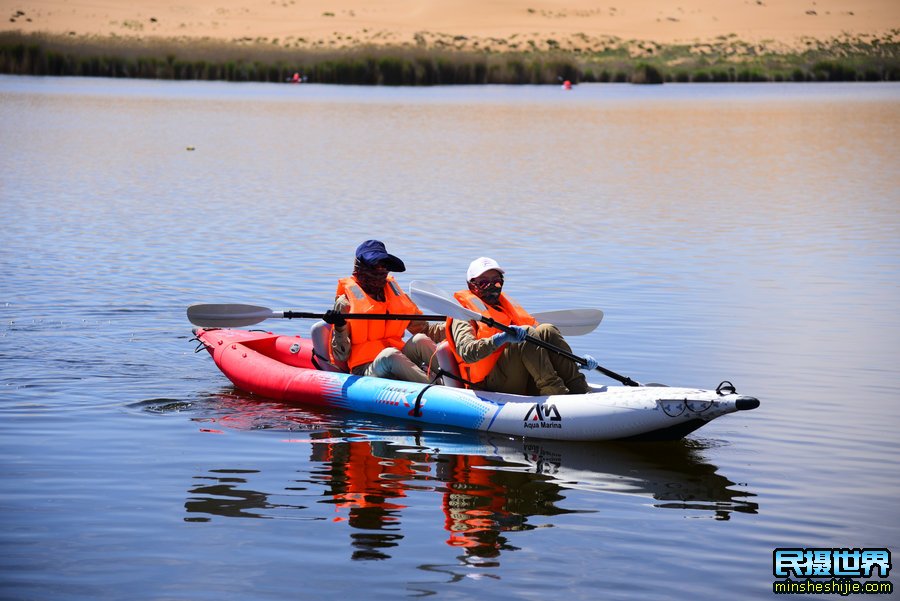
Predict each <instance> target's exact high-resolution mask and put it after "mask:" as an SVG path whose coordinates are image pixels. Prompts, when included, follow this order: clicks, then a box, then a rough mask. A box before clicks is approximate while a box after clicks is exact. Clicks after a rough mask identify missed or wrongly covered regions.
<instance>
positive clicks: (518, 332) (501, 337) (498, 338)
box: [491, 326, 528, 347]
mask: <svg viewBox="0 0 900 601" xmlns="http://www.w3.org/2000/svg"><path fill="white" fill-rule="evenodd" d="M509 327H510V329H511V330H512V331H511V332H509V333H507V332H498V333H496V334H494V335H493V336H492V337H491V340H493V341H494V346H495V347H499V346H503V345H504V344H507V343H509V342H522V341H523V340H525V336H527V335H528V328H523V327H522V326H509Z"/></svg>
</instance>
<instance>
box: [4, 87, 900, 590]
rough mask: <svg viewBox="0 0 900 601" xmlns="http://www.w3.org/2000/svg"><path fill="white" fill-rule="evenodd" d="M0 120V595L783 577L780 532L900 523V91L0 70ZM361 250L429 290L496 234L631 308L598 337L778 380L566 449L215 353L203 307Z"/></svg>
mask: <svg viewBox="0 0 900 601" xmlns="http://www.w3.org/2000/svg"><path fill="white" fill-rule="evenodd" d="M0 119H2V121H0V122H2V128H0V144H2V149H3V152H2V153H0V208H2V212H0V215H2V224H3V243H2V245H0V268H2V287H0V292H2V294H0V317H2V327H0V359H2V378H0V383H2V386H0V457H2V461H0V509H2V516H3V517H2V520H3V523H2V528H0V545H2V550H3V552H2V555H0V587H2V591H3V592H2V594H0V596H2V597H3V598H9V599H42V600H43V599H64V600H69V599H92V600H96V599H122V598H129V599H154V600H168V599H189V600H205V599H210V600H212V599H216V600H218V599H223V598H226V599H284V598H299V599H312V598H322V597H323V596H327V597H328V598H360V597H361V596H365V597H366V598H371V599H388V598H397V597H428V596H435V597H436V598H440V599H470V598H479V599H510V598H514V599H546V598H547V597H548V596H552V595H560V594H565V595H567V597H568V598H572V599H585V600H594V599H625V598H629V599H630V598H636V597H640V598H651V599H669V598H671V599H676V598H688V597H690V598H693V599H709V600H714V599H715V600H717V599H721V598H723V597H724V596H725V595H728V596H731V597H734V598H767V597H769V596H770V595H771V594H772V587H773V582H774V581H775V580H776V578H775V576H774V575H773V552H774V550H775V549H777V548H810V549H811V548H851V549H857V548H858V549H878V548H887V549H889V550H893V551H896V550H897V549H898V545H900V510H898V503H897V497H898V493H900V478H898V476H900V435H898V430H900V402H898V399H897V392H898V387H900V371H898V369H897V357H898V354H900V317H898V308H900V170H898V157H900V85H898V84H862V83H858V84H784V85H782V84H722V85H718V84H708V85H707V84H688V85H677V84H667V85H664V86H650V87H641V86H631V85H624V84H623V85H615V84H611V85H603V84H596V85H580V86H576V87H575V89H574V90H572V91H570V92H564V91H562V90H561V89H559V88H557V87H531V86H524V87H499V86H497V87H495V86H487V87H468V86H461V87H449V88H421V89H419V88H416V89H409V88H361V87H349V86H348V87H337V86H320V85H300V86H291V85H275V84H228V83H216V82H163V81H118V80H101V79H97V80H92V79H80V78H28V77H11V76H2V77H0ZM368 238H378V239H381V240H383V241H384V242H385V243H386V245H387V248H388V251H389V252H391V253H393V254H396V255H398V256H399V257H401V258H402V259H403V260H404V261H405V263H406V266H407V271H406V272H405V273H401V274H397V277H398V280H399V281H400V283H401V284H402V285H403V286H407V285H408V284H409V282H410V281H412V280H414V279H420V280H426V281H430V282H433V283H435V284H437V285H438V286H440V287H442V288H444V289H448V290H455V289H459V288H462V287H463V286H464V280H465V270H466V267H467V266H468V264H469V262H470V261H471V260H472V259H474V258H476V257H478V256H483V255H486V256H490V257H493V258H495V259H496V260H498V261H499V262H500V264H501V265H503V266H504V268H505V269H506V286H505V290H506V292H508V293H509V294H510V295H511V296H512V297H514V298H515V299H516V300H518V301H519V302H520V303H521V304H523V305H524V306H525V307H526V308H528V309H529V310H531V311H545V310H552V309H560V308H568V307H596V308H600V309H602V310H603V311H604V312H605V317H604V320H603V323H602V324H601V325H600V327H599V328H598V329H597V330H596V331H595V332H593V333H591V334H588V335H585V336H580V337H577V338H571V339H570V342H571V344H572V346H573V349H574V350H575V352H577V353H590V354H592V355H593V356H595V357H597V358H598V360H599V361H600V363H601V365H603V366H605V367H608V368H609V369H612V370H614V371H617V372H619V373H622V374H625V375H628V376H630V377H632V378H635V379H636V380H639V381H644V382H662V383H666V384H670V385H678V386H698V387H702V388H714V387H715V386H716V385H717V384H718V383H719V382H720V381H722V380H730V381H731V382H733V383H734V385H735V386H736V388H737V390H738V392H740V393H742V394H748V395H753V396H756V397H758V398H759V399H760V400H761V402H762V404H761V406H760V408H759V409H757V410H755V411H752V412H741V413H738V414H734V415H729V416H726V417H723V418H721V419H719V420H716V421H714V422H712V423H710V424H709V425H707V426H705V427H704V428H702V429H700V430H698V431H697V432H695V433H693V434H691V435H690V436H688V437H687V438H686V439H684V440H681V441H677V442H672V443H604V444H599V443H594V444H575V443H547V442H541V441H539V440H521V439H513V438H509V437H502V436H491V435H476V434H474V433H467V432H464V431H452V430H450V429H447V428H439V427H433V426H428V425H424V424H417V423H413V422H390V421H387V420H383V419H380V418H377V417H374V416H365V415H359V414H345V413H341V412H337V411H335V412H326V411H321V410H309V409H304V408H301V407H290V406H285V405H280V404H278V403H271V402H265V401H264V400H261V399H257V398H254V397H251V396H249V395H245V394H243V393H240V392H239V391H236V390H235V389H234V388H233V387H231V386H230V385H229V382H228V381H227V380H226V379H225V377H224V376H222V374H221V373H220V372H219V371H218V370H217V368H216V367H215V366H214V364H213V363H212V361H211V360H210V358H209V357H208V356H207V354H206V353H196V354H195V352H194V350H195V347H196V342H192V341H191V338H192V334H191V329H190V328H191V326H190V324H189V323H188V321H187V319H186V317H185V309H186V307H187V306H188V305H189V304H191V303H195V302H211V303H221V302H245V303H253V304H258V305H264V306H269V307H272V308H276V309H295V310H305V311H323V310H324V309H326V308H328V307H330V305H331V302H332V300H333V295H334V289H335V284H336V281H337V279H338V278H340V277H344V276H346V275H348V274H349V273H350V271H351V269H352V264H353V251H354V249H355V248H356V246H357V245H358V244H359V243H360V242H361V241H363V240H365V239H368ZM309 326H310V323H309V322H308V321H300V320H298V321H284V320H270V321H267V322H265V324H264V326H260V327H266V328H269V329H271V330H273V331H276V332H281V333H300V334H306V333H308V331H309ZM595 380H596V381H598V382H604V380H603V378H602V376H600V375H599V374H597V376H596V378H595ZM604 383H608V384H612V383H613V382H610V381H605V382H604Z"/></svg>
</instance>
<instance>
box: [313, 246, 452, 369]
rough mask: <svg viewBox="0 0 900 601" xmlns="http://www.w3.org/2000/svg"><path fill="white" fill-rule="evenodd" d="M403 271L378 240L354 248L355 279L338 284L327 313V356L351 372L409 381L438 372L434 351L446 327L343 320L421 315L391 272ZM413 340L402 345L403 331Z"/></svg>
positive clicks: (401, 321) (398, 322)
mask: <svg viewBox="0 0 900 601" xmlns="http://www.w3.org/2000/svg"><path fill="white" fill-rule="evenodd" d="M392 271H394V272H403V271H406V266H405V265H404V264H403V261H401V260H400V259H399V258H398V257H396V256H394V255H392V254H390V253H388V252H387V249H386V248H385V246H384V243H383V242H381V241H380V240H366V241H365V242H363V243H362V244H360V245H359V246H358V247H357V248H356V260H355V262H354V265H353V275H352V276H350V277H347V278H342V279H341V280H339V281H338V286H337V291H336V292H335V301H334V308H333V309H331V310H330V311H328V312H326V314H325V321H326V322H327V323H330V324H332V326H333V327H332V334H331V354H332V359H333V360H335V361H337V362H346V363H347V366H348V367H349V368H350V372H351V373H353V374H355V375H359V376H376V377H379V378H390V379H393V380H406V381H409V382H423V383H424V382H429V381H430V380H431V378H429V377H428V374H427V373H426V371H425V369H423V367H427V368H428V369H433V370H437V360H436V359H435V356H434V352H435V348H436V346H437V343H438V342H441V341H442V340H443V339H444V328H445V324H443V323H436V324H431V323H428V322H427V321H405V320H387V319H386V320H370V319H365V320H363V319H358V320H351V321H350V322H348V320H346V319H344V318H343V317H342V316H341V314H343V313H375V314H387V313H394V314H421V313H422V311H420V310H419V308H418V307H417V306H416V304H415V303H414V302H413V301H412V299H410V298H409V297H408V296H407V295H406V294H405V293H404V292H403V289H402V288H400V286H399V285H398V284H397V281H396V280H395V279H394V277H393V276H391V275H390V272H392ZM407 331H408V332H409V333H410V334H412V338H410V339H409V340H407V341H404V340H403V336H404V334H405V333H406V332H407Z"/></svg>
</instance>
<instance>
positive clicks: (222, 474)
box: [185, 396, 758, 566]
mask: <svg viewBox="0 0 900 601" xmlns="http://www.w3.org/2000/svg"><path fill="white" fill-rule="evenodd" d="M194 419H195V420H196V421H199V422H204V425H212V424H211V422H212V423H214V424H215V426H217V428H218V429H220V430H225V429H237V430H248V429H266V430H272V429H274V430H277V431H279V432H285V433H288V438H286V439H285V442H291V443H298V442H299V443H302V444H308V445H309V447H310V453H309V463H308V464H307V465H305V466H304V467H303V469H300V470H298V471H299V472H300V473H301V474H302V475H301V477H299V478H297V477H296V476H294V479H293V481H292V482H286V483H285V486H283V487H282V488H281V490H278V491H273V492H269V493H266V492H260V491H257V490H254V489H253V485H252V484H251V483H252V482H253V481H254V480H255V479H259V480H261V479H262V476H261V474H260V473H259V472H257V471H254V470H234V469H227V468H226V469H222V468H218V469H213V470H209V471H208V472H206V473H204V474H202V475H199V476H196V477H195V481H194V483H193V485H192V487H191V489H190V490H189V499H188V501H187V502H186V503H185V510H186V511H187V513H189V514H191V516H190V517H189V518H186V520H188V521H208V520H209V519H210V517H209V516H224V517H252V518H269V519H271V518H277V517H281V516H282V515H284V514H285V512H288V513H289V514H290V516H291V517H292V518H294V519H298V518H299V519H309V520H317V521H331V522H332V523H334V524H336V525H339V526H346V527H347V528H349V538H350V545H351V548H352V558H353V559H356V560H374V559H387V558H389V557H391V550H392V549H393V548H395V547H397V546H398V545H400V544H401V543H402V541H403V538H404V531H403V524H402V520H403V518H404V513H406V514H409V513H411V511H412V509H416V510H419V511H417V512H416V515H417V516H420V515H421V512H420V510H421V508H422V507H423V499H425V506H426V507H427V506H429V505H433V506H434V508H435V509H436V510H438V511H436V512H435V520H439V521H440V524H441V526H442V527H443V530H444V532H445V539H444V540H445V542H446V544H447V545H449V546H451V547H454V548H458V549H460V550H461V551H462V553H463V557H469V558H471V559H472V560H478V561H479V562H480V563H479V565H481V566H485V565H490V564H491V563H493V562H496V560H497V559H498V558H499V557H500V555H501V554H502V553H503V552H504V551H514V550H516V547H515V546H514V545H513V544H512V543H511V542H510V538H509V533H511V532H516V531H526V530H530V529H533V528H536V527H538V525H540V523H546V520H545V519H544V520H535V518H536V517H538V516H557V515H562V514H570V513H577V512H579V511H590V512H595V511H601V512H602V511H603V502H602V501H603V496H602V495H604V494H622V495H629V496H640V497H646V498H649V499H652V500H653V502H652V505H653V506H654V507H658V508H661V509H678V510H681V511H684V512H690V513H691V514H692V515H699V516H705V517H712V518H714V519H719V520H727V519H729V518H730V517H731V516H732V515H733V514H734V513H756V511H757V510H758V506H757V504H756V503H755V502H753V501H752V500H751V499H752V498H753V497H754V495H753V494H752V493H750V492H747V491H745V490H737V489H735V488H734V487H735V484H734V482H732V481H730V480H729V479H727V478H726V477H725V476H723V475H722V474H720V473H719V472H718V468H717V467H716V466H715V465H712V464H710V463H708V462H705V461H704V460H703V458H702V451H703V447H702V445H699V444H698V443H696V442H691V441H678V442H674V443H660V444H641V443H628V444H624V443H623V444H609V443H603V444H600V443H590V444H576V443H569V442H555V441H522V440H514V439H509V438H507V437H493V436H489V435H479V434H476V433H467V432H462V431H452V432H446V431H429V430H418V429H411V425H410V424H408V423H386V422H381V421H376V420H373V419H371V418H364V419H355V418H347V416H344V415H335V414H334V413H322V414H319V413H315V412H310V411H306V410H303V411H300V410H297V409H295V408H291V407H286V406H283V405H279V404H273V403H259V402H258V401H247V400H244V399H241V398H240V397H238V398H234V397H231V396H227V397H220V398H219V399H218V404H217V405H216V409H215V412H214V415H209V414H207V415H206V416H204V417H197V418H194ZM209 429H210V430H215V429H216V428H209ZM298 431H300V432H302V433H303V435H302V436H301V437H296V432H298ZM267 477H268V478H269V479H270V480H269V481H270V482H271V477H272V474H267ZM288 480H290V476H289V477H288ZM576 490H578V491H584V492H582V493H578V496H575V494H576V493H575V492H574V491H576ZM585 494H586V495H587V498H588V499H589V503H588V505H589V507H587V508H585V507H581V508H579V507H572V505H575V504H577V503H584V498H585V497H584V495H585ZM281 497H285V501H286V502H278V501H279V500H280V498H281ZM298 497H299V499H300V500H301V501H302V503H297V502H296V501H297V500H298ZM567 497H569V498H568V499H567ZM429 499H432V500H431V501H429ZM565 505H569V506H565ZM324 507H329V510H328V511H322V509H323V508H324ZM298 513H299V515H298ZM408 519H412V518H408ZM415 519H419V520H420V519H421V518H420V517H417V518H415ZM535 522H539V523H538V524H535ZM485 562H487V564H485Z"/></svg>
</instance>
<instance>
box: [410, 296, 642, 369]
mask: <svg viewBox="0 0 900 601" xmlns="http://www.w3.org/2000/svg"><path fill="white" fill-rule="evenodd" d="M409 295H410V296H411V297H412V299H413V302H415V303H416V304H417V305H420V306H422V307H425V308H426V309H429V310H430V311H436V312H439V313H446V314H447V315H448V316H449V317H452V318H453V319H462V320H465V321H472V320H475V321H480V322H482V323H486V324H487V325H489V326H491V327H492V328H497V329H498V330H502V331H504V332H511V331H512V328H510V327H509V326H507V325H505V324H502V323H500V322H498V321H497V320H495V319H493V318H491V317H487V316H485V315H482V314H481V313H478V312H476V311H472V310H470V309H466V308H465V307H463V306H461V305H459V304H458V303H457V302H456V301H455V300H454V299H453V298H452V297H451V296H450V295H449V294H447V293H446V292H444V291H443V290H441V289H440V288H438V287H436V286H434V285H433V284H429V283H428V282H420V281H414V282H412V283H411V284H410V285H409ZM533 317H534V318H535V319H537V316H536V315H534V316H533ZM538 321H540V320H538ZM550 323H552V322H550ZM525 340H526V341H528V342H530V343H531V344H536V345H537V346H540V347H543V348H545V349H547V350H549V351H553V352H554V353H558V354H560V355H562V356H563V357H566V358H567V359H571V360H572V361H574V362H575V363H577V364H579V365H587V360H586V359H584V358H582V357H579V356H578V355H575V354H573V353H570V352H569V351H567V350H565V349H561V348H559V347H558V346H554V345H552V344H550V343H547V342H544V341H543V340H541V339H540V338H535V337H534V336H531V335H528V336H525ZM597 371H599V372H600V373H602V374H604V375H606V376H609V377H610V378H612V379H613V380H617V381H619V382H621V383H622V384H625V385H626V386H640V384H638V383H637V382H635V381H634V380H632V379H631V378H629V377H627V376H622V375H619V374H617V373H616V372H614V371H610V370H608V369H606V368H605V367H601V366H599V365H598V366H597Z"/></svg>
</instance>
